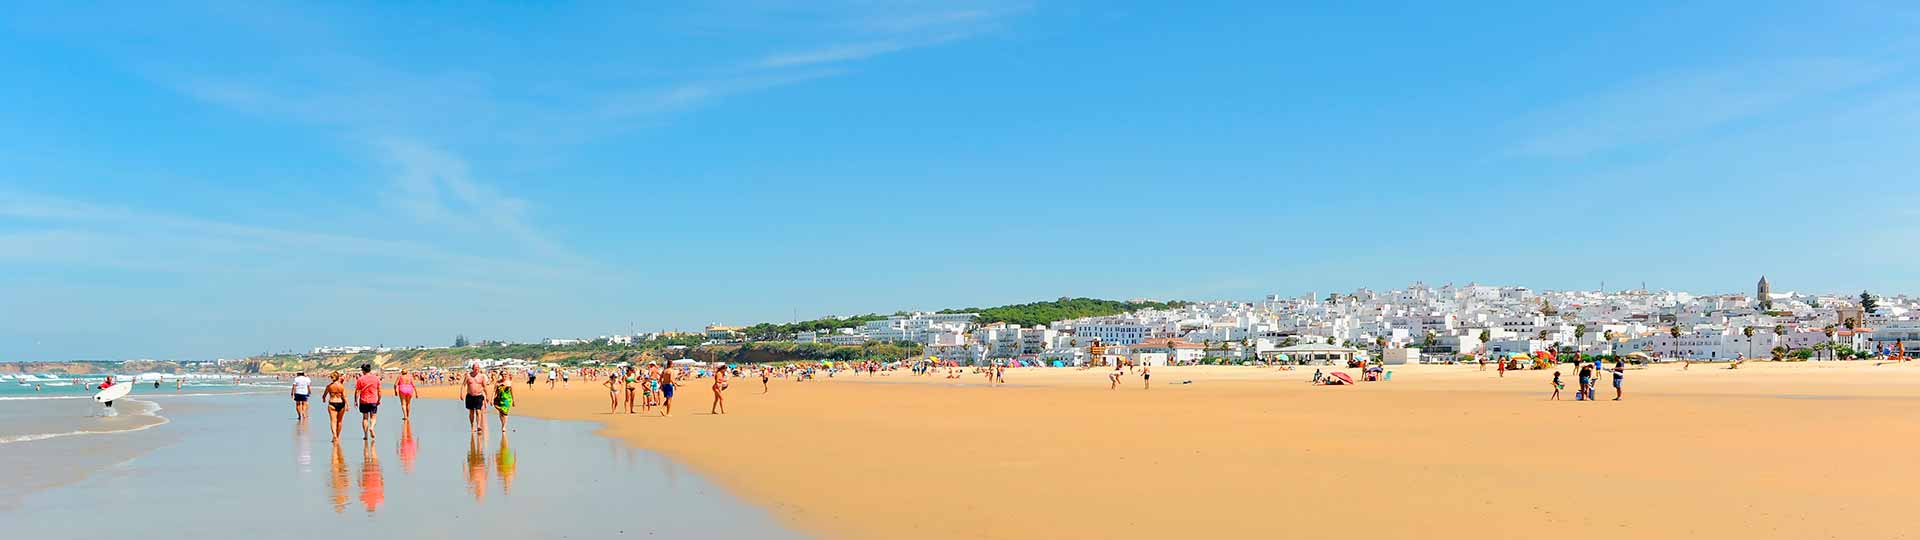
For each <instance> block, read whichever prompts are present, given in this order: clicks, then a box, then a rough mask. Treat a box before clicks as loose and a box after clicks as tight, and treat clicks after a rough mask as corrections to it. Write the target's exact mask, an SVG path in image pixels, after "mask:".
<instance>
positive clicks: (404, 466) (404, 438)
mask: <svg viewBox="0 0 1920 540" xmlns="http://www.w3.org/2000/svg"><path fill="white" fill-rule="evenodd" d="M419 455H420V441H419V440H418V439H414V438H413V421H412V420H402V421H400V470H402V471H405V472H406V473H407V474H413V460H414V458H415V457H417V456H419Z"/></svg>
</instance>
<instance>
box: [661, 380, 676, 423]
mask: <svg viewBox="0 0 1920 540" xmlns="http://www.w3.org/2000/svg"><path fill="white" fill-rule="evenodd" d="M674 386H675V385H674V381H673V370H671V369H663V370H660V416H673V389H674Z"/></svg>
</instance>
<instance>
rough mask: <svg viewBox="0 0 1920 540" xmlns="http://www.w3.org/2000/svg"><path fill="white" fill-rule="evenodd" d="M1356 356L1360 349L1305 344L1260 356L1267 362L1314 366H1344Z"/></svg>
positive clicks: (1279, 349)
mask: <svg viewBox="0 0 1920 540" xmlns="http://www.w3.org/2000/svg"><path fill="white" fill-rule="evenodd" d="M1358 354H1360V349H1355V348H1352V347H1341V346H1339V345H1326V344H1314V343H1305V344H1300V345H1294V346H1292V347H1281V348H1278V349H1274V350H1271V351H1262V352H1261V353H1260V356H1261V358H1262V359H1265V360H1267V361H1269V362H1285V363H1289V364H1301V365H1316V366H1317V365H1333V366H1344V365H1347V362H1352V361H1353V359H1354V357H1355V356H1356V355H1358Z"/></svg>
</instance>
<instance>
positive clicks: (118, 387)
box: [93, 383, 133, 403]
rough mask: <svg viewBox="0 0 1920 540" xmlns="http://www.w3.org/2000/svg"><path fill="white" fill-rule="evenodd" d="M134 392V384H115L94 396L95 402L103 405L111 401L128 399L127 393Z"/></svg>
mask: <svg viewBox="0 0 1920 540" xmlns="http://www.w3.org/2000/svg"><path fill="white" fill-rule="evenodd" d="M132 391H133V384H131V383H119V384H115V385H113V386H109V387H107V389H106V390H101V391H100V393H98V394H94V395H93V400H94V401H98V402H101V403H106V402H109V401H113V400H116V399H120V398H123V397H127V393H128V392H132Z"/></svg>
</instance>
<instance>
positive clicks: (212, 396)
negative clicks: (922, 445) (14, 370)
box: [0, 376, 801, 540]
mask: <svg viewBox="0 0 1920 540" xmlns="http://www.w3.org/2000/svg"><path fill="white" fill-rule="evenodd" d="M62 378H63V379H67V380H70V381H71V380H74V379H92V383H91V384H94V385H97V384H98V380H99V379H100V378H101V377H97V376H96V377H62ZM80 386H81V385H80V384H79V383H75V384H73V385H71V386H46V385H44V384H43V385H42V386H41V388H40V389H39V390H38V391H36V390H34V389H33V388H32V387H31V386H26V387H22V386H19V385H18V384H15V383H14V382H12V381H4V382H0V467H4V468H5V469H6V471H5V473H4V474H0V530H5V531H7V532H8V533H9V535H10V536H12V537H15V538H78V537H82V536H83V535H84V536H94V535H98V534H100V532H101V531H103V530H108V529H113V530H119V531H122V532H121V533H120V534H128V535H134V536H136V537H139V538H161V539H171V538H180V539H187V538H205V537H207V536H208V535H209V534H212V535H214V536H237V537H269V536H271V537H275V538H342V537H346V538H393V537H402V536H412V537H421V538H453V537H473V538H480V537H485V538H500V537H518V535H527V536H525V537H526V538H583V537H589V536H591V537H631V538H688V537H694V536H700V537H709V538H740V539H782V540H784V539H793V538H800V537H801V536H800V535H798V534H796V533H794V532H793V531H790V530H788V529H786V528H784V527H783V526H781V525H780V524H779V523H778V522H777V521H776V520H775V519H774V518H773V517H772V516H771V515H770V514H769V513H767V512H766V511H765V510H764V509H763V508H760V507H757V506H754V505H751V504H747V503H745V502H743V501H741V500H739V499H738V498H736V497H734V496H733V495H731V494H730V493H728V492H726V491H725V490H724V489H721V488H720V487H719V486H718V485H716V484H714V483H712V482H710V481H708V480H707V479H705V478H703V477H702V476H700V475H699V474H698V473H696V472H695V471H692V470H691V469H688V468H687V467H685V466H683V465H681V464H679V463H677V462H675V461H673V460H671V459H668V458H666V457H665V456H663V455H660V454H658V453H654V452H650V451H646V450H642V449H636V448H631V447H629V446H628V445H626V444H624V443H621V442H619V441H615V440H613V439H610V438H607V437H602V436H599V435H596V434H594V433H593V431H594V430H595V429H596V426H595V425H593V424H590V423H586V422H564V421H550V420H540V419H535V418H525V417H514V418H512V419H510V421H509V427H510V428H511V429H510V430H508V431H507V432H505V433H501V432H500V431H499V430H498V429H497V424H490V426H489V427H490V429H489V430H488V433H487V434H485V435H479V436H476V435H475V434H473V433H472V432H471V430H469V429H468V428H467V423H466V413H465V410H464V409H463V408H462V407H461V404H460V403H458V402H455V401H451V400H427V399H422V400H417V401H415V402H414V411H413V418H412V419H411V420H410V421H402V420H401V417H400V416H401V415H400V414H399V404H398V401H397V400H394V399H393V398H391V397H389V398H388V400H387V401H388V403H387V404H385V405H384V406H382V408H381V411H380V415H379V418H380V420H379V424H378V427H377V428H376V430H375V437H374V438H373V439H372V440H364V439H362V437H361V435H360V429H359V421H360V416H359V414H358V413H357V412H355V411H353V410H351V409H350V410H349V411H348V413H347V416H346V418H345V420H344V422H343V426H342V428H343V430H342V431H343V433H342V436H341V439H340V441H339V442H338V443H335V442H334V441H333V440H332V437H331V435H330V432H329V429H328V425H327V415H326V412H325V408H324V405H321V404H319V403H318V402H317V401H316V402H315V403H314V405H313V407H312V409H311V417H310V418H309V419H308V420H307V421H306V422H299V421H297V420H296V419H295V413H294V410H293V407H292V405H291V402H290V400H289V398H288V397H287V392H288V390H287V386H286V383H285V382H284V381H280V380H276V379H273V378H270V377H269V378H206V379H191V380H187V381H184V384H182V385H180V386H178V387H176V386H175V383H174V382H173V381H166V382H164V383H163V384H162V385H161V387H160V388H154V387H153V386H152V384H151V383H146V384H143V385H141V386H136V387H135V388H134V390H133V392H132V393H131V394H130V395H128V396H127V397H125V398H122V399H120V400H118V401H117V402H116V403H114V406H113V407H112V408H111V409H108V408H107V407H104V406H102V405H100V404H98V403H95V402H94V401H93V399H92V395H93V392H94V390H91V389H85V388H80ZM315 390H318V388H317V387H316V388H315ZM528 397H533V398H535V399H537V397H535V396H523V397H522V398H521V399H522V401H524V400H525V399H526V398H528ZM488 421H489V422H490V423H491V422H495V420H494V419H493V417H492V416H491V415H489V418H488ZM342 535H345V536H342Z"/></svg>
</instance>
